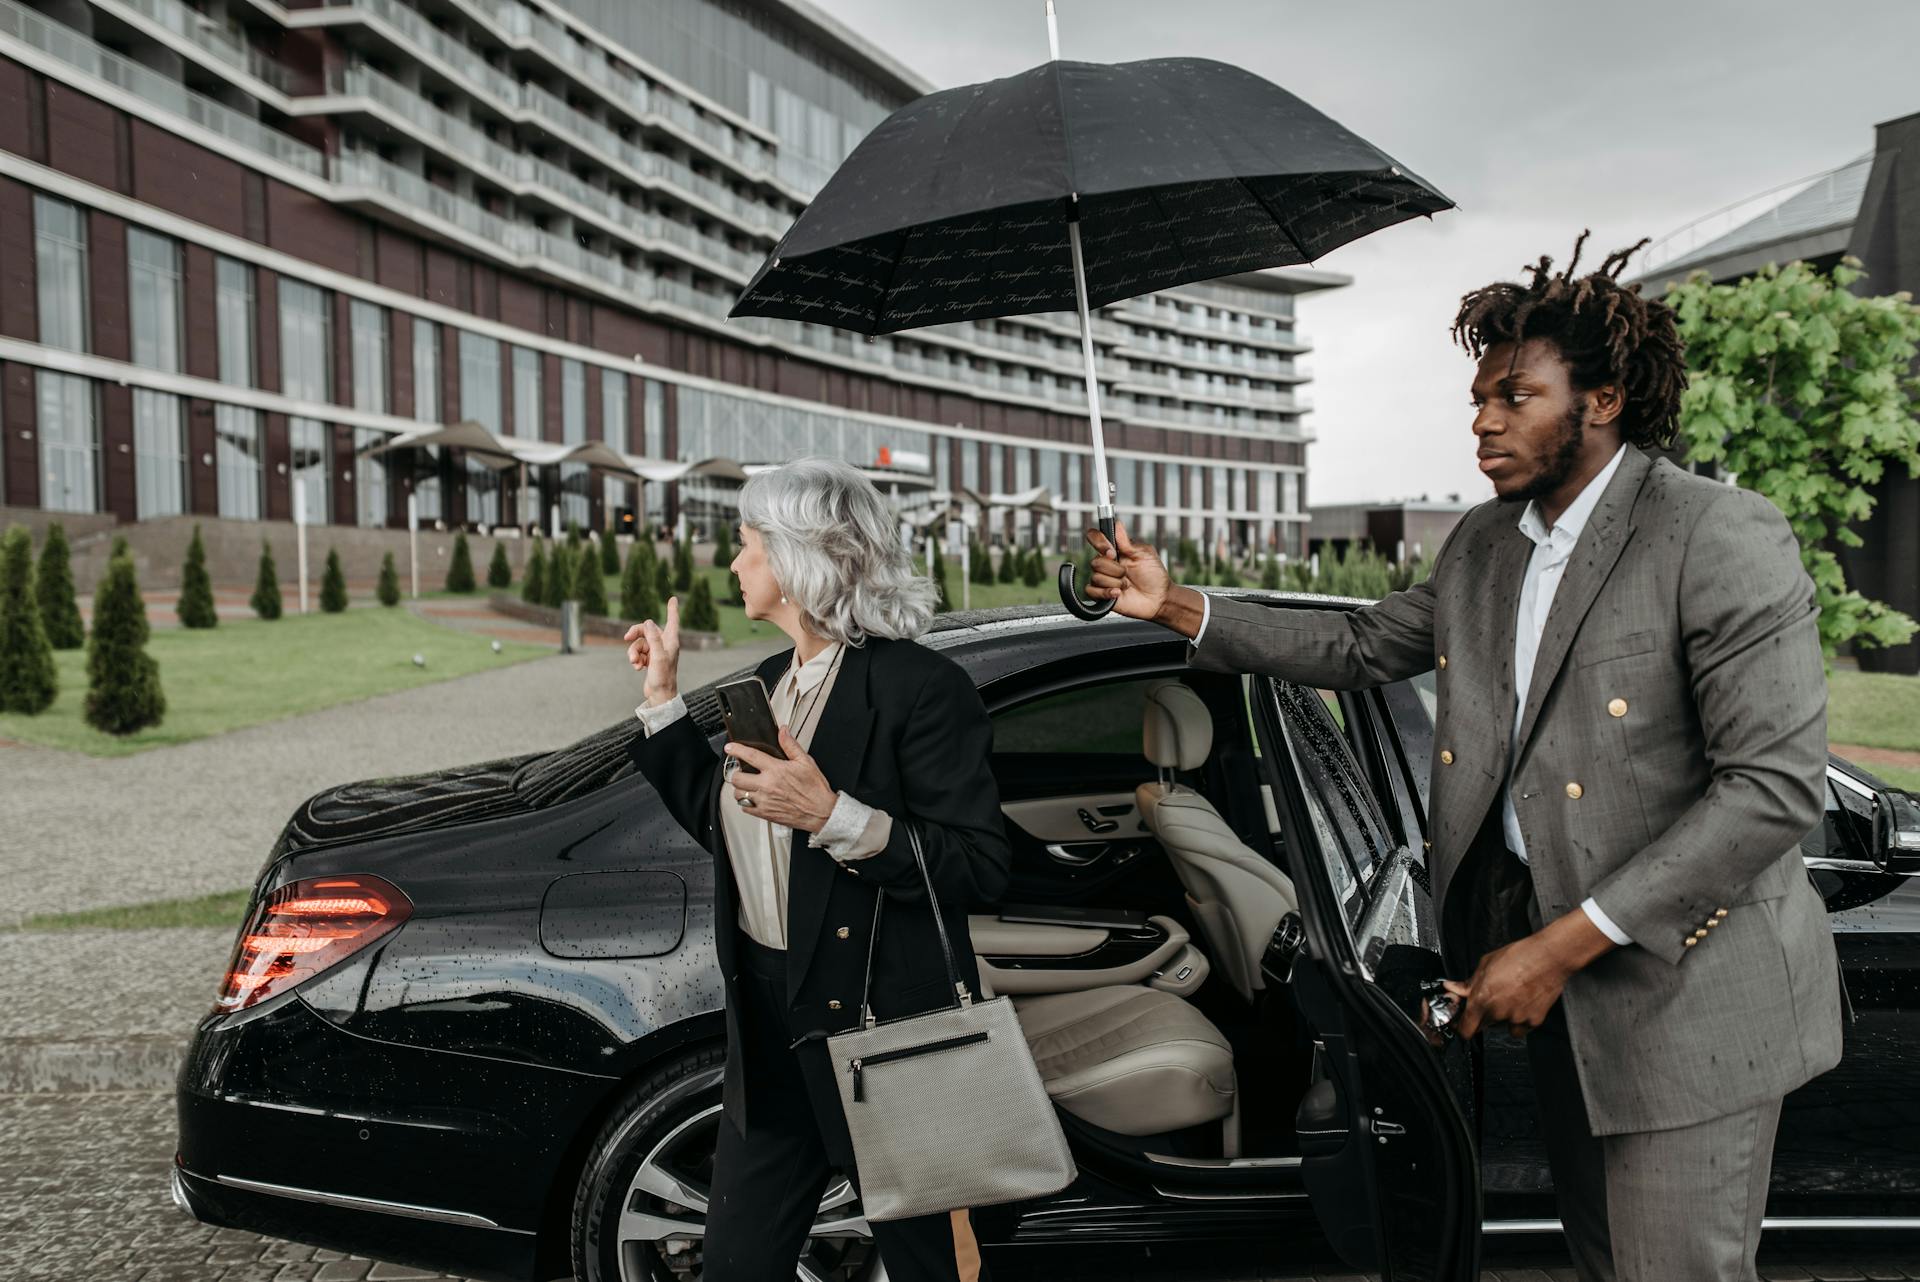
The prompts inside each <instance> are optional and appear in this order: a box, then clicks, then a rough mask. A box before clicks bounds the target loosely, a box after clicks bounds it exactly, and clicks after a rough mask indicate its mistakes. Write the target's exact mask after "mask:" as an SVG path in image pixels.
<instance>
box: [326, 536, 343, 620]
mask: <svg viewBox="0 0 1920 1282" xmlns="http://www.w3.org/2000/svg"><path fill="white" fill-rule="evenodd" d="M320 608H321V609H322V610H325V611H326V612H327V613H328V614H338V613H340V612H341V611H342V610H344V609H346V608H347V576H346V575H345V574H344V573H343V572H342V571H341V569H340V553H339V551H338V550H337V549H335V548H328V549H327V568H326V571H325V572H324V573H322V574H321V576H320Z"/></svg>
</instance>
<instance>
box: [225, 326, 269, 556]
mask: <svg viewBox="0 0 1920 1282" xmlns="http://www.w3.org/2000/svg"><path fill="white" fill-rule="evenodd" d="M221 350H222V352H223V353H224V351H225V348H222V349H221ZM222 359H223V360H224V359H225V358H224V356H223V357H222ZM213 437H214V450H215V454H214V458H215V461H216V464H217V467H218V471H217V474H216V481H217V485H218V488H219V492H220V515H221V516H225V517H231V518H233V519H234V520H238V521H257V520H259V519H260V479H261V476H262V468H261V457H260V415H259V414H257V413H255V412H254V411H253V410H249V409H242V408H241V407H239V406H238V405H216V406H214V407H213Z"/></svg>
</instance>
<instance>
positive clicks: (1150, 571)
mask: <svg viewBox="0 0 1920 1282" xmlns="http://www.w3.org/2000/svg"><path fill="white" fill-rule="evenodd" d="M1113 529H1114V535H1115V538H1114V542H1115V543H1117V544H1118V545H1119V546H1118V547H1117V548H1116V547H1115V546H1113V544H1110V543H1108V542H1107V536H1106V535H1104V534H1102V533H1100V531H1098V530H1088V531H1087V543H1088V544H1089V545H1090V546H1091V547H1092V548H1093V552H1094V556H1093V577H1092V579H1091V580H1090V584H1091V586H1089V588H1088V589H1087V596H1088V598H1089V599H1091V600H1096V601H1097V600H1102V599H1111V600H1112V601H1113V608H1114V610H1115V611H1116V612H1117V613H1120V614H1124V615H1126V616H1127V617H1128V618H1132V619H1149V620H1152V619H1157V618H1158V617H1159V616H1160V611H1161V610H1162V609H1163V608H1165V606H1166V604H1167V596H1168V594H1169V593H1170V592H1172V591H1173V579H1172V578H1171V577H1170V576H1169V575H1168V574H1167V567H1166V566H1165V565H1163V564H1162V563H1161V561H1160V557H1159V555H1158V554H1157V553H1155V552H1154V550H1153V549H1152V548H1150V547H1147V546H1145V545H1144V544H1140V543H1135V542H1134V541H1133V540H1132V539H1130V538H1128V537H1127V527H1126V526H1124V525H1121V524H1119V523H1117V522H1116V523H1115V524H1114V527H1113Z"/></svg>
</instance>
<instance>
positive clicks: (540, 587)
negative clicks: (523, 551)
mask: <svg viewBox="0 0 1920 1282" xmlns="http://www.w3.org/2000/svg"><path fill="white" fill-rule="evenodd" d="M546 542H547V541H546V540H545V539H535V540H534V541H533V552H532V554H531V555H529V556H528V557H527V577H526V578H524V579H522V580H520V599H521V600H522V601H525V602H527V603H528V604H529V605H545V604H546V603H547V551H546Z"/></svg>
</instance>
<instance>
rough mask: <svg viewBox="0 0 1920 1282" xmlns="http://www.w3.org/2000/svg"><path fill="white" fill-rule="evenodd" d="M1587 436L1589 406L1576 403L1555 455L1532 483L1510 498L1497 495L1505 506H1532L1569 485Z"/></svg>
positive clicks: (1563, 424)
mask: <svg viewBox="0 0 1920 1282" xmlns="http://www.w3.org/2000/svg"><path fill="white" fill-rule="evenodd" d="M1586 435H1587V403H1586V402H1585V401H1582V400H1576V401H1574V403H1573V408H1572V409H1569V410H1568V411H1567V413H1566V417H1564V418H1562V419H1561V420H1560V432H1559V435H1558V436H1557V437H1556V438H1555V440H1554V443H1553V453H1552V454H1551V455H1549V456H1548V458H1547V461H1546V464H1545V466H1543V467H1542V468H1541V469H1540V471H1539V472H1538V473H1536V474H1535V476H1534V478H1533V479H1532V480H1531V481H1528V482H1527V483H1526V484H1525V485H1523V486H1521V487H1520V488H1519V489H1517V490H1514V491H1513V492H1512V493H1509V494H1499V495H1496V497H1497V498H1499V500H1500V501H1501V502H1502V503H1531V502H1532V501H1533V500H1535V499H1543V498H1545V497H1546V496H1547V495H1549V494H1552V493H1553V492H1554V491H1555V490H1557V489H1559V488H1560V487H1561V486H1562V485H1565V484H1566V483H1567V480H1568V478H1570V477H1571V476H1572V475H1573V470H1574V468H1575V467H1576V466H1578V465H1579V462H1580V446H1581V444H1582V443H1583V442H1584V441H1585V439H1586Z"/></svg>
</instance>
